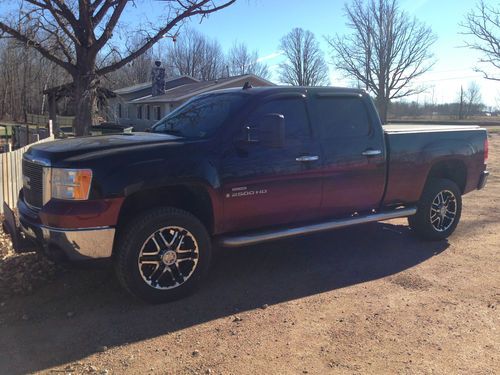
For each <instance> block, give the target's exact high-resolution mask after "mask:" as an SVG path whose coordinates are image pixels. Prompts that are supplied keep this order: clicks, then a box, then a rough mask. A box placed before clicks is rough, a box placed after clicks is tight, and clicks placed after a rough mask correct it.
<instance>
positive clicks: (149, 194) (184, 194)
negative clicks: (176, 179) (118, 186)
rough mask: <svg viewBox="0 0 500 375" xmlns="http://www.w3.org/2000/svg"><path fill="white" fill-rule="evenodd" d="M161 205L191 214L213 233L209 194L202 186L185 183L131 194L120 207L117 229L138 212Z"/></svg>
mask: <svg viewBox="0 0 500 375" xmlns="http://www.w3.org/2000/svg"><path fill="white" fill-rule="evenodd" d="M161 206H169V207H175V208H179V209H181V210H185V211H187V212H189V213H191V214H193V215H194V216H196V217H197V218H198V219H199V220H200V221H201V222H202V223H203V224H204V225H205V227H206V228H207V231H208V232H209V233H213V226H214V218H213V209H212V202H211V200H210V196H209V195H208V193H207V192H206V190H205V189H203V188H202V187H197V186H186V185H180V186H168V187H162V188H155V189H146V190H142V191H139V192H136V193H134V194H131V195H130V196H128V197H127V198H126V199H125V201H124V202H123V205H122V207H121V210H120V216H119V220H118V229H120V228H122V227H123V226H124V225H125V224H126V223H127V222H128V221H129V220H130V219H132V218H133V217H134V216H136V215H137V214H138V213H139V212H143V211H146V210H149V209H152V208H156V207H161Z"/></svg>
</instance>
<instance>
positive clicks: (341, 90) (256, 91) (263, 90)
mask: <svg viewBox="0 0 500 375" xmlns="http://www.w3.org/2000/svg"><path fill="white" fill-rule="evenodd" d="M211 92H212V93H214V92H216V93H224V92H227V93H236V92H244V93H246V94H251V95H264V96H265V95H269V94H274V93H276V94H278V93H287V92H324V93H332V94H347V95H349V94H354V95H366V91H365V90H363V89H354V88H348V87H331V86H262V87H251V88H248V89H243V88H239V87H236V88H228V89H221V90H216V91H211Z"/></svg>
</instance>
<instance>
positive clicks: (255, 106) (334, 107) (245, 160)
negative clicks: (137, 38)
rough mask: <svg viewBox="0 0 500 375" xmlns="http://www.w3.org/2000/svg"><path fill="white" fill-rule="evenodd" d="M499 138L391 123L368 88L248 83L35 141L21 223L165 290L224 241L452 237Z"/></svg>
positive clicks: (171, 292) (175, 293) (55, 248)
mask: <svg viewBox="0 0 500 375" xmlns="http://www.w3.org/2000/svg"><path fill="white" fill-rule="evenodd" d="M487 142H488V141H487V132H486V130H485V129H482V128H479V127H475V126H467V127H458V126H456V127H453V126H430V125H429V126H420V127H413V126H385V127H383V126H382V125H381V122H380V120H379V117H378V115H377V112H376V109H375V107H374V105H373V103H372V100H371V99H370V97H369V95H367V94H366V93H365V92H364V91H362V90H355V89H345V88H331V87H330V88H317V87H310V88H308V87H266V88H251V87H249V86H248V85H245V87H244V88H243V89H227V90H221V91H215V92H212V93H209V94H205V95H201V96H198V97H195V98H194V99H192V100H190V101H189V102H187V103H186V104H184V105H182V106H180V107H179V108H177V109H176V110H175V111H173V112H171V113H170V114H168V115H167V116H166V117H165V118H163V119H162V120H160V121H159V122H158V123H157V124H156V125H154V126H153V127H152V128H151V129H150V131H149V132H144V133H132V134H118V135H108V136H96V137H83V138H74V139H68V140H60V141H55V142H49V143H43V144H39V145H35V146H33V147H31V148H30V149H29V150H28V151H27V152H26V153H25V154H24V159H23V175H24V187H23V189H22V190H21V192H20V195H19V202H18V211H19V222H20V230H21V231H22V232H23V233H24V236H26V237H28V238H32V239H33V240H35V241H36V243H37V244H38V245H39V248H40V249H42V250H43V251H44V252H45V253H47V254H49V255H51V256H52V257H54V258H56V259H69V260H73V261H77V260H88V259H98V258H109V259H111V260H112V261H113V263H114V266H115V269H116V273H117V275H118V278H119V280H120V282H121V283H122V284H123V286H124V287H125V288H126V289H127V290H129V291H130V292H131V293H132V294H134V295H135V296H138V297H140V298H142V299H145V300H147V301H150V302H163V301H168V300H172V299H175V298H178V297H181V296H184V295H186V293H188V292H190V291H192V290H193V288H194V287H195V286H196V285H197V284H199V282H200V280H201V279H202V277H203V276H204V275H205V274H206V272H207V270H208V267H209V264H210V258H211V252H212V251H211V248H212V245H213V244H214V243H217V244H219V245H220V246H226V247H239V246H246V245H251V244H256V243H260V242H264V241H271V240H279V239H282V238H286V237H290V236H297V235H304V234H307V233H313V232H319V231H325V230H330V229H334V228H339V227H344V226H348V225H354V224H360V223H367V222H372V221H380V220H387V219H392V218H398V217H408V221H409V225H410V227H411V228H412V230H413V231H414V232H415V233H416V234H417V235H419V236H421V237H423V238H426V239H429V240H441V239H444V238H446V237H448V236H449V235H450V234H451V233H452V232H453V231H454V230H455V228H456V226H457V224H458V222H459V220H460V213H461V209H462V201H461V197H462V195H463V194H466V193H468V192H470V191H472V190H475V189H481V188H482V187H483V186H484V185H485V183H486V180H487V176H488V172H487V171H486V161H487V156H488V143H487ZM334 240H335V239H334V237H332V241H334ZM311 251H314V250H313V249H311Z"/></svg>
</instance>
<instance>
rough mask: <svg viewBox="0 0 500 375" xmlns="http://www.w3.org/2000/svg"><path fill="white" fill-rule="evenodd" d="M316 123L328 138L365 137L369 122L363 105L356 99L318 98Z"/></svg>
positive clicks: (367, 132)
mask: <svg viewBox="0 0 500 375" xmlns="http://www.w3.org/2000/svg"><path fill="white" fill-rule="evenodd" d="M315 112H316V121H317V123H318V124H319V126H320V127H321V128H322V129H323V133H324V135H325V136H326V137H328V138H352V137H363V136H367V135H368V134H369V132H370V120H369V118H368V113H367V111H366V108H365V105H364V103H363V102H362V100H361V99H360V98H356V97H327V96H325V97H319V98H317V99H316V111H315Z"/></svg>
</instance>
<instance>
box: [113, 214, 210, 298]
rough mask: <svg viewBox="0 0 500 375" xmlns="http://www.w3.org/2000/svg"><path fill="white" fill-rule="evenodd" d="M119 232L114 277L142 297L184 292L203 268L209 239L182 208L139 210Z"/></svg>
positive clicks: (191, 287)
mask: <svg viewBox="0 0 500 375" xmlns="http://www.w3.org/2000/svg"><path fill="white" fill-rule="evenodd" d="M121 233H122V234H121V235H120V237H119V238H118V241H119V242H118V249H117V254H116V257H115V269H116V273H117V275H118V279H119V280H120V282H121V284H122V285H123V286H124V287H125V289H127V290H128V291H129V292H130V293H132V294H133V295H135V296H136V297H139V298H141V299H143V300H145V301H148V302H152V303H161V302H167V301H171V300H174V299H177V298H181V297H183V296H186V295H187V294H189V293H190V292H191V291H192V290H193V289H194V288H195V287H196V286H197V285H198V283H199V282H200V280H201V279H202V277H203V276H204V275H205V274H206V272H207V270H208V267H209V264H210V258H211V241H210V237H209V235H208V233H207V231H206V229H205V227H204V225H203V224H202V223H201V222H200V221H199V220H198V219H197V218H196V217H194V216H193V215H191V214H190V213H188V212H186V211H183V210H179V209H176V208H170V207H165V208H158V209H154V210H151V211H148V212H145V213H143V214H141V215H139V216H138V217H137V218H136V219H135V220H132V221H131V222H129V223H128V225H127V226H126V228H124V229H123V230H122V232H121Z"/></svg>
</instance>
